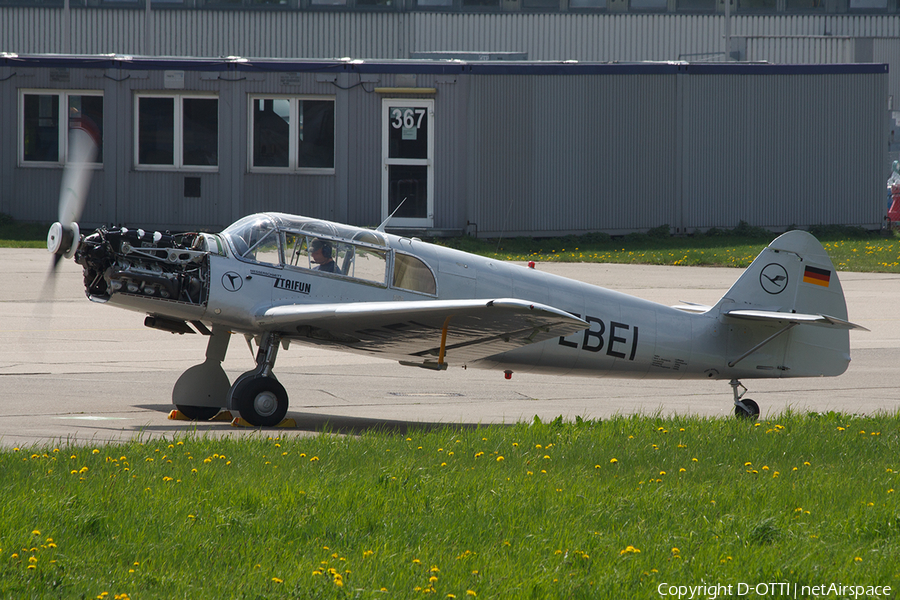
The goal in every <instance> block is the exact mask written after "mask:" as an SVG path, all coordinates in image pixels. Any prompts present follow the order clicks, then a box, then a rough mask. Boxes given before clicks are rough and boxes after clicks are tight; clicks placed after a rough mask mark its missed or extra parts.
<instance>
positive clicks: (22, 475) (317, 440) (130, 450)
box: [0, 412, 900, 600]
mask: <svg viewBox="0 0 900 600" xmlns="http://www.w3.org/2000/svg"><path fill="white" fill-rule="evenodd" d="M0 472H2V473H3V477H2V483H0V489H2V500H0V597H12V598H25V597H27V598H101V597H103V598H120V599H124V598H131V599H134V600H137V599H139V598H198V599H202V598H224V597H228V598H248V599H250V598H253V599H256V598H273V599H279V598H417V597H420V596H429V597H440V598H472V597H478V598H501V597H502V598H660V597H662V596H661V595H660V591H659V590H660V589H662V590H663V591H668V593H670V594H674V591H672V590H675V589H677V588H672V587H671V586H699V585H705V586H713V585H715V586H725V587H717V588H715V589H713V588H710V587H707V588H705V589H704V592H705V596H704V597H710V596H711V595H712V597H726V596H732V597H747V596H746V594H744V595H743V596H741V595H739V591H741V590H740V588H739V587H738V586H739V584H745V585H753V586H755V585H758V584H771V583H778V584H783V585H787V586H797V587H796V592H797V593H798V594H799V595H798V597H812V594H811V593H808V594H807V595H805V596H804V595H803V591H804V589H806V590H807V591H809V590H811V589H812V587H813V586H817V585H825V586H828V585H832V584H834V585H854V586H864V587H869V588H872V590H874V586H892V590H893V591H892V593H891V595H888V596H880V597H896V593H897V590H898V589H900V562H898V561H897V557H898V556H900V502H898V499H900V491H895V490H900V413H897V414H892V415H886V414H885V415H876V416H856V415H845V414H836V413H828V414H796V413H791V412H787V413H785V414H783V415H781V416H779V417H777V418H774V419H771V420H768V421H765V422H757V423H748V422H745V421H741V420H736V419H731V418H727V419H725V418H700V417H671V418H661V417H655V416H628V417H617V418H613V419H610V420H606V421H585V420H581V419H576V421H575V422H564V421H563V420H562V418H560V419H557V420H555V421H553V422H551V423H541V422H540V421H538V420H535V422H533V423H530V424H527V423H525V424H516V425H512V426H488V427H480V428H474V429H459V428H453V427H447V428H445V429H436V430H410V431H408V432H405V433H396V432H378V431H372V432H368V433H365V434H363V435H361V436H357V437H349V436H337V435H331V434H327V433H322V434H319V435H315V436H312V437H295V436H293V435H290V434H284V433H281V434H278V435H276V434H274V433H272V432H265V431H264V432H260V433H258V434H253V435H250V436H242V437H238V438H231V437H225V438H221V439H214V438H212V437H207V436H203V435H189V436H186V437H175V438H173V439H171V440H152V441H140V440H135V441H132V442H130V443H124V444H112V445H96V446H94V447H90V446H88V447H75V446H64V445H61V446H60V447H56V448H54V447H35V448H17V449H8V450H5V451H2V452H0ZM727 586H732V587H731V588H730V590H731V591H730V593H727V594H726V593H725V592H726V591H727V590H728V589H729V588H728V587H727ZM804 586H805V588H804ZM882 589H883V588H882ZM872 593H875V592H872ZM104 594H105V595H104ZM769 595H772V592H771V591H770V593H769ZM823 596H824V595H823ZM772 597H775V596H772ZM831 597H849V594H846V593H845V594H842V595H837V596H831ZM857 597H858V596H857ZM870 597H877V596H874V595H871V596H870Z"/></svg>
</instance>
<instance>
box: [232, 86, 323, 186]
mask: <svg viewBox="0 0 900 600" xmlns="http://www.w3.org/2000/svg"><path fill="white" fill-rule="evenodd" d="M250 105H251V108H250V113H251V114H250V128H251V131H250V140H251V144H252V148H251V152H250V160H251V163H250V168H251V169H252V170H272V169H277V170H279V171H285V170H286V171H311V170H322V171H323V172H327V173H332V172H333V171H334V100H332V99H323V98H299V97H288V96H257V97H251V101H250Z"/></svg>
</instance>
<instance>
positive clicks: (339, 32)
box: [0, 7, 900, 102]
mask: <svg viewBox="0 0 900 600" xmlns="http://www.w3.org/2000/svg"><path fill="white" fill-rule="evenodd" d="M67 21H68V24H67ZM724 35H725V17H724V16H723V15H685V14H621V13H617V14H574V13H563V14H545V13H500V14H485V13H441V12H409V13H398V12H362V11H350V12H347V11H308V12H301V11H264V10H263V11H253V10H234V11H232V10H164V9H154V10H151V11H149V12H147V11H143V10H128V9H72V10H71V11H70V13H69V15H68V16H67V15H66V13H65V12H64V11H63V9H59V8H31V7H2V8H0V51H6V52H16V53H19V54H32V53H64V54H109V53H113V54H143V55H155V56H204V57H217V56H247V57H275V58H339V57H343V56H351V57H355V58H369V59H405V58H408V57H409V56H410V53H411V52H434V51H449V52H525V53H527V56H528V59H529V60H579V61H620V62H628V61H647V60H657V61H659V60H688V61H695V62H696V61H701V60H724V59H725V50H726V42H725V38H724ZM731 35H732V37H733V38H734V39H747V42H746V45H747V48H746V52H745V53H744V56H743V57H742V58H743V59H744V60H757V61H768V62H772V63H777V64H796V63H819V64H822V63H839V62H885V63H888V64H889V65H891V72H892V74H891V83H890V85H889V89H890V92H889V93H891V94H893V95H894V96H895V98H898V102H900V45H898V38H900V18H898V17H897V16H896V15H738V16H733V17H732V21H731ZM858 39H870V40H874V51H873V52H871V53H868V52H867V53H866V56H857V54H856V51H855V49H854V42H855V41H856V40H858Z"/></svg>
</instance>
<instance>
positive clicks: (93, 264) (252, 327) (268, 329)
mask: <svg viewBox="0 0 900 600" xmlns="http://www.w3.org/2000/svg"><path fill="white" fill-rule="evenodd" d="M71 164H72V167H71V168H68V169H67V173H66V176H65V177H64V185H63V193H62V195H61V201H60V221H59V222H58V223H55V224H54V225H53V227H52V228H51V230H50V233H49V235H48V248H49V249H50V251H51V252H52V253H53V254H54V257H53V258H54V263H53V264H54V267H55V265H56V264H57V263H58V261H59V260H60V258H62V257H64V256H65V257H71V258H74V260H75V261H76V262H77V263H78V264H80V265H81V266H82V267H83V269H84V283H85V288H86V293H87V296H88V297H89V298H90V299H91V300H93V301H95V302H101V303H106V304H109V305H110V306H118V307H121V308H125V309H128V310H133V311H137V312H142V313H145V314H146V315H147V316H146V318H145V321H144V322H145V325H147V326H148V327H154V328H158V329H162V330H165V331H170V332H174V333H194V332H195V331H198V332H200V333H202V334H204V335H208V336H209V342H208V346H207V350H206V360H205V361H204V362H203V363H201V364H199V365H196V366H193V367H191V368H189V369H188V370H187V371H185V372H184V374H183V375H181V377H180V378H179V379H178V381H177V382H176V383H175V387H174V391H173V394H172V397H173V402H174V404H175V406H176V407H177V408H178V409H179V410H180V411H181V412H182V413H184V414H185V415H187V416H188V417H190V418H192V419H197V420H202V419H209V418H212V417H213V416H215V415H216V414H217V413H218V412H219V410H220V409H222V408H227V409H230V410H236V411H238V413H239V414H240V415H241V417H242V418H244V419H245V420H246V421H247V422H249V423H250V424H253V425H258V426H272V425H276V424H278V423H279V422H281V421H282V419H283V418H284V416H285V414H286V412H287V409H288V395H287V392H286V391H285V389H284V387H283V386H282V385H281V384H280V383H279V382H278V381H277V379H276V378H275V375H274V373H273V369H274V366H275V359H276V356H277V353H278V349H279V346H281V347H283V348H285V349H286V348H287V347H288V346H289V344H290V343H291V342H301V343H306V344H319V345H324V346H328V347H330V348H334V349H339V350H346V351H349V352H357V353H364V354H369V355H375V356H379V357H383V358H386V359H392V360H397V361H399V362H400V363H401V364H403V365H410V366H417V367H423V368H426V369H434V370H443V369H446V368H447V367H448V366H466V367H475V368H485V369H497V370H500V371H504V372H505V373H506V375H507V377H509V376H510V375H511V374H512V373H513V372H541V373H555V374H561V375H584V376H589V377H607V376H609V377H612V376H616V377H630V378H661V379H715V380H727V381H729V382H730V385H731V387H732V389H733V395H734V406H735V409H734V410H735V414H736V415H738V416H746V417H752V418H756V417H757V416H758V414H759V407H758V405H757V404H756V403H755V402H754V401H752V400H749V399H745V398H744V397H743V396H744V394H745V393H746V388H745V387H744V386H743V385H742V384H741V383H740V380H741V379H752V378H784V377H819V376H834V375H840V374H841V373H843V372H844V371H845V370H846V369H847V366H848V364H849V361H850V349H849V330H850V329H854V328H860V329H864V328H862V327H860V326H858V325H855V324H853V323H850V322H849V321H847V307H846V303H845V301H844V295H843V291H842V289H841V284H840V282H839V281H838V276H837V273H836V272H835V269H834V266H833V265H832V263H831V260H830V259H829V257H828V255H827V254H826V252H825V250H824V248H823V247H822V245H821V244H820V243H819V242H818V241H817V240H816V239H815V238H814V237H813V236H812V235H810V234H808V233H806V232H803V231H790V232H788V233H785V234H784V235H782V236H780V237H779V238H777V239H776V240H775V241H773V242H772V243H771V244H770V245H769V246H768V247H767V248H765V249H764V250H763V251H762V253H761V254H760V255H759V256H758V257H757V258H756V260H755V261H754V262H753V263H752V264H751V265H750V266H749V267H748V268H747V269H746V270H745V271H744V272H743V274H742V275H741V276H740V278H739V279H738V280H737V282H736V283H735V284H734V285H733V286H732V287H731V289H729V290H728V291H727V292H726V293H725V295H724V296H723V297H722V298H721V299H720V300H719V301H718V302H717V303H716V304H715V305H714V306H699V305H693V304H692V305H682V306H665V305H661V304H657V303H654V302H650V301H647V300H642V299H640V298H636V297H633V296H629V295H627V294H623V293H619V292H615V291H611V290H608V289H604V288H601V287H597V286H592V285H588V284H585V283H581V282H577V281H573V280H570V279H566V278H563V277H558V276H554V275H551V274H548V273H544V272H540V271H538V270H535V269H529V268H526V267H522V266H518V265H513V264H510V263H506V262H502V261H498V260H495V259H490V258H485V257H481V256H476V255H472V254H468V253H465V252H460V251H456V250H452V249H448V248H445V247H441V246H437V245H433V244H429V243H426V242H423V241H421V240H419V239H415V238H406V237H400V236H396V235H391V234H389V233H386V232H385V231H384V226H381V227H379V228H378V229H376V230H371V229H362V228H358V227H352V226H348V225H342V224H338V223H332V222H328V221H324V220H321V219H312V218H306V217H300V216H293V215H287V214H279V213H263V214H255V215H251V216H248V217H245V218H243V219H241V220H239V221H237V222H236V223H234V224H233V225H231V226H230V227H228V228H227V229H225V230H224V231H222V232H221V233H219V234H210V233H200V232H196V233H180V234H170V233H168V232H165V233H160V232H153V231H144V230H141V229H126V228H114V227H102V228H100V229H97V230H96V231H94V232H92V233H90V234H88V235H81V234H80V232H79V229H78V226H77V223H76V221H77V218H78V215H79V214H80V213H81V208H82V207H83V202H84V200H83V198H84V193H85V191H86V189H87V184H86V183H85V181H84V179H85V177H84V172H85V171H86V170H87V169H84V168H83V165H79V163H77V162H75V161H73V162H72V163H71ZM232 333H238V334H243V335H244V336H246V337H247V339H248V341H249V340H250V339H255V340H256V343H257V344H258V352H257V355H256V368H254V369H252V370H250V371H247V372H246V373H244V374H243V375H241V376H240V377H238V378H237V380H236V381H235V382H234V383H231V382H230V381H229V379H228V376H227V375H226V373H225V371H224V369H223V368H222V365H221V363H222V361H223V360H224V358H225V353H226V349H227V347H228V343H229V340H230V338H231V335H232Z"/></svg>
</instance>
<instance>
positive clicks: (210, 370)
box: [172, 325, 231, 421]
mask: <svg viewBox="0 0 900 600" xmlns="http://www.w3.org/2000/svg"><path fill="white" fill-rule="evenodd" d="M230 339H231V332H230V331H228V330H227V329H225V328H223V327H219V326H218V325H215V326H213V328H212V332H211V334H210V338H209V342H208V343H207V346H206V360H205V361H203V363H201V364H199V365H194V366H193V367H191V368H190V369H188V370H187V371H185V372H184V373H183V374H182V375H181V377H179V378H178V381H176V382H175V387H174V388H173V389H172V403H173V404H174V405H175V408H177V409H178V410H179V411H181V414H183V415H184V416H186V417H187V418H188V419H190V420H192V421H208V420H210V419H212V418H213V417H215V416H216V415H217V414H219V411H220V410H221V408H222V406H224V401H225V397H226V396H227V395H228V390H229V388H230V387H231V383H229V381H228V375H226V374H225V370H224V369H223V368H222V361H223V360H225V352H226V351H227V350H228V341H229V340H230Z"/></svg>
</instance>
